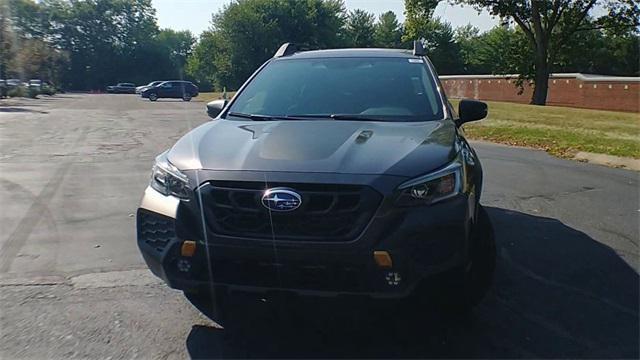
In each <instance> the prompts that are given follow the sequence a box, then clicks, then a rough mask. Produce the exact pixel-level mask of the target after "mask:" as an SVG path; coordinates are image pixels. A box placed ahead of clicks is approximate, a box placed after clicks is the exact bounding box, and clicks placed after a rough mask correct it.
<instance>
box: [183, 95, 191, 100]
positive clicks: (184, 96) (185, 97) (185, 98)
mask: <svg viewBox="0 0 640 360" xmlns="http://www.w3.org/2000/svg"><path fill="white" fill-rule="evenodd" d="M182 101H191V95H189V94H184V95H183V96H182Z"/></svg>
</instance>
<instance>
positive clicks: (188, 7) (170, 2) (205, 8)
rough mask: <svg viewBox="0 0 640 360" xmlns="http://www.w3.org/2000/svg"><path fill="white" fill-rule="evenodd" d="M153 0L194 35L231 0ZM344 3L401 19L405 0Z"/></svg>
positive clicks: (445, 8)
mask: <svg viewBox="0 0 640 360" xmlns="http://www.w3.org/2000/svg"><path fill="white" fill-rule="evenodd" d="M152 2H153V6H154V7H155V8H156V15H157V17H158V23H159V25H160V27H161V28H171V29H174V30H190V31H191V32H192V33H193V34H194V35H199V34H200V33H201V32H202V31H204V30H206V29H207V28H208V27H209V23H210V21H211V14H212V13H215V12H217V11H218V10H220V9H221V8H222V7H223V6H224V5H225V4H227V3H229V2H230V0H152ZM345 5H346V7H347V9H348V10H354V9H363V10H367V11H369V12H372V13H374V14H376V15H380V14H381V13H383V12H386V11H389V10H391V11H393V12H394V13H396V15H397V16H398V18H399V19H400V20H401V21H404V0H345ZM435 15H436V16H439V17H440V18H442V19H443V20H446V21H448V22H449V23H451V25H452V26H453V27H454V28H456V27H458V26H463V25H466V24H469V23H470V24H472V25H474V26H476V27H478V28H479V29H480V31H486V30H489V29H491V28H492V27H493V26H495V25H497V24H498V20H497V19H495V18H492V17H491V16H490V15H489V14H488V13H487V12H482V13H481V14H478V12H477V11H476V10H474V9H472V8H470V7H461V6H459V5H450V4H448V3H447V2H446V1H443V2H441V3H440V4H439V5H438V8H437V9H436V12H435Z"/></svg>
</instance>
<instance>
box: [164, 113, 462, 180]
mask: <svg viewBox="0 0 640 360" xmlns="http://www.w3.org/2000/svg"><path fill="white" fill-rule="evenodd" d="M455 131H456V130H455V125H454V124H453V122H451V121H450V120H443V121H429V122H419V123H392V122H365V121H335V120H309V121H299V120H295V121H265V122H256V121H234V120H215V121H212V122H209V123H206V124H203V125H201V126H199V127H198V128H196V129H194V130H192V131H191V132H189V133H188V134H186V135H185V136H184V137H182V138H181V139H180V140H179V141H178V142H177V143H176V144H175V145H174V146H173V148H172V149H171V150H170V151H169V154H168V158H169V161H170V162H171V163H173V164H174V165H175V166H176V167H178V168H179V169H182V170H194V169H204V170H230V171H237V170H246V171H270V172H273V171H285V172H316V173H342V174H380V175H382V174H386V175H396V176H407V177H411V176H417V175H421V174H424V173H425V172H428V171H430V170H434V169H436V168H438V167H441V166H443V165H444V164H446V163H447V162H449V161H450V160H451V159H452V158H453V156H454V153H455V151H454V139H455Z"/></svg>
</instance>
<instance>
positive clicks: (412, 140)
mask: <svg viewBox="0 0 640 360" xmlns="http://www.w3.org/2000/svg"><path fill="white" fill-rule="evenodd" d="M294 49H295V48H293V46H292V45H290V44H285V45H283V46H282V47H281V48H280V50H278V52H277V53H276V55H275V56H274V58H272V59H270V60H269V61H267V62H266V63H265V64H264V65H262V67H260V68H259V69H258V70H257V71H256V72H255V74H254V75H253V76H252V77H251V78H249V79H248V80H247V82H246V83H245V84H244V85H243V86H242V88H240V90H239V91H238V93H237V94H236V95H235V97H234V98H233V100H231V101H230V102H226V101H225V100H219V101H215V102H212V103H210V104H208V108H209V113H210V114H212V115H214V116H215V119H214V120H213V121H211V122H208V123H206V124H203V125H201V126H199V127H198V128H196V129H193V130H192V131H191V132H189V133H188V134H186V135H185V136H184V137H183V138H182V139H180V140H179V141H178V142H177V143H176V144H175V145H174V146H173V147H172V148H171V149H169V150H167V151H165V152H164V153H162V154H160V155H159V156H158V157H157V158H156V163H155V165H154V167H153V172H152V176H151V182H150V185H149V187H148V188H147V189H146V191H145V194H144V197H143V199H142V204H141V205H140V208H139V209H138V212H137V234H138V246H139V248H140V250H141V252H142V255H143V256H144V259H145V261H146V262H147V265H148V266H149V268H150V269H151V271H152V272H153V273H154V274H156V275H157V276H158V277H160V278H162V279H163V280H164V281H165V282H166V283H167V284H168V285H169V286H170V287H172V288H175V289H181V290H183V291H184V292H185V294H186V295H187V297H188V298H189V299H190V300H192V301H193V302H194V303H195V304H200V305H201V306H202V305H203V304H204V305H206V304H209V305H210V306H212V307H215V310H216V311H214V312H212V313H213V314H217V315H215V316H219V317H218V318H216V320H217V321H220V320H221V321H222V323H223V325H225V321H228V320H226V318H225V316H226V315H227V312H225V311H223V310H224V309H225V304H226V301H227V300H228V299H229V294H233V293H236V292H238V291H241V292H244V293H247V292H248V293H255V294H259V296H260V297H264V298H267V297H269V296H270V294H274V293H287V294H297V295H302V296H305V295H308V296H317V295H320V296H330V297H335V296H342V295H356V296H364V297H371V298H405V297H408V296H410V295H411V296H412V297H416V298H418V299H420V297H421V296H422V295H424V294H426V292H425V289H426V288H427V287H426V286H425V284H427V283H428V282H427V281H426V280H431V279H433V278H434V277H441V278H444V279H446V281H444V282H439V283H440V284H443V285H442V286H443V287H442V289H439V291H438V293H440V294H443V295H444V296H445V298H446V299H447V300H446V303H447V304H448V305H455V306H456V307H457V308H469V307H471V306H473V305H475V304H476V303H477V302H478V301H479V300H480V299H481V298H482V297H483V295H484V293H485V292H486V291H487V289H488V287H489V286H490V284H491V279H492V274H493V269H494V265H495V244H494V239H493V230H492V227H491V224H490V221H489V218H488V217H487V213H486V212H485V210H484V209H483V208H482V206H481V205H480V202H479V201H480V194H481V192H482V169H481V167H480V161H479V159H478V157H477V156H476V153H475V151H474V150H473V149H472V148H471V146H470V145H469V144H468V142H467V141H466V140H465V138H464V136H463V132H462V129H461V125H462V124H464V123H466V122H468V121H474V120H479V119H482V118H483V117H485V116H486V114H487V106H486V105H485V104H484V103H482V102H479V101H473V100H462V101H461V102H460V105H459V108H458V112H457V114H456V111H454V109H453V107H452V106H451V104H450V103H449V101H448V100H447V97H446V95H445V93H444V92H443V90H442V89H443V88H442V86H441V85H440V82H439V80H438V77H437V75H436V72H435V70H434V68H433V66H432V64H431V62H430V61H429V60H428V59H427V57H426V56H425V55H424V51H423V50H422V46H421V44H420V43H416V45H415V48H414V51H413V53H412V52H410V51H405V50H386V49H384V50H383V49H341V50H322V51H307V52H296V51H295V50H294ZM214 305H215V306H214ZM201 308H202V307H201ZM204 308H206V306H205V307H204ZM209 309H210V308H209Z"/></svg>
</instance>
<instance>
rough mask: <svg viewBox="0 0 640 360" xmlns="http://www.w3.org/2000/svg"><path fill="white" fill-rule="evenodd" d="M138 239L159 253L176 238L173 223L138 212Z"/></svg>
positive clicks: (166, 219) (144, 212)
mask: <svg viewBox="0 0 640 360" xmlns="http://www.w3.org/2000/svg"><path fill="white" fill-rule="evenodd" d="M137 223H138V239H139V240H140V241H144V242H145V243H146V244H147V245H149V246H151V247H152V248H154V249H155V250H156V251H159V252H161V251H162V250H164V248H165V247H166V246H167V244H169V242H170V241H171V240H173V239H175V237H176V232H175V227H174V223H173V221H171V220H169V219H168V218H164V217H160V216H157V215H152V214H150V213H148V212H146V211H142V210H138V218H137Z"/></svg>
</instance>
